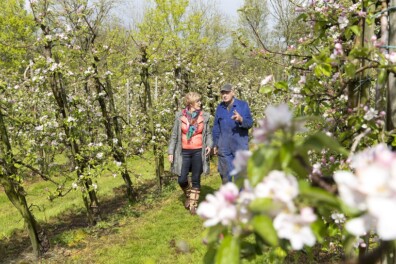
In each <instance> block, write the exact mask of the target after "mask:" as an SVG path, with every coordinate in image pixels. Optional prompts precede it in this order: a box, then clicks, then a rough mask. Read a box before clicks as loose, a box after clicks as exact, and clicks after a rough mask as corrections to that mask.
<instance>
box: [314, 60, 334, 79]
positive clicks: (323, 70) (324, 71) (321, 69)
mask: <svg viewBox="0 0 396 264" xmlns="http://www.w3.org/2000/svg"><path fill="white" fill-rule="evenodd" d="M315 75H316V76H318V77H322V76H323V75H324V76H327V77H330V76H331V65H330V64H327V63H322V64H319V65H317V66H316V67H315Z"/></svg>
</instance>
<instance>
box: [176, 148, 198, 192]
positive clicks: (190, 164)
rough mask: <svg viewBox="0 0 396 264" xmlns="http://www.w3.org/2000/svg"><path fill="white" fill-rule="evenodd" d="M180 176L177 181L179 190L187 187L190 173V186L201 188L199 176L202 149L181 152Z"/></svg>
mask: <svg viewBox="0 0 396 264" xmlns="http://www.w3.org/2000/svg"><path fill="white" fill-rule="evenodd" d="M182 158H183V161H182V168H181V174H180V176H179V178H178V179H177V181H178V183H179V185H180V187H181V188H185V187H187V186H188V174H189V173H190V171H191V185H192V187H193V188H196V189H200V188H201V174H202V172H203V161H202V149H183V150H182Z"/></svg>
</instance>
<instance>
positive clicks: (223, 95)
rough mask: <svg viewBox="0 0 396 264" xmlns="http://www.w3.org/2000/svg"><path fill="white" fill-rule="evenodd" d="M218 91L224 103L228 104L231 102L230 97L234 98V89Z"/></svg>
mask: <svg viewBox="0 0 396 264" xmlns="http://www.w3.org/2000/svg"><path fill="white" fill-rule="evenodd" d="M220 93H221V99H222V100H223V102H224V103H226V104H229V103H231V102H232V99H233V98H234V91H232V90H231V91H221V92H220Z"/></svg>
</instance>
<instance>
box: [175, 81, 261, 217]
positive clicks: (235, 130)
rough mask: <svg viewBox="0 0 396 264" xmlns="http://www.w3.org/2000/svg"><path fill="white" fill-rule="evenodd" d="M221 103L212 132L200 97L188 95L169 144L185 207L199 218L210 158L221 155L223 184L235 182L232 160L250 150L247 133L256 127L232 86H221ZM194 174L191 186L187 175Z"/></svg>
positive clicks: (219, 166) (177, 114)
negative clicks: (210, 155) (203, 177)
mask: <svg viewBox="0 0 396 264" xmlns="http://www.w3.org/2000/svg"><path fill="white" fill-rule="evenodd" d="M220 93H221V98H222V102H221V103H220V104H219V105H218V106H217V109H216V114H215V120H214V124H213V129H210V125H209V119H210V114H209V113H206V112H204V111H203V110H202V108H201V105H202V102H201V95H200V94H198V93H196V92H189V93H187V94H186V95H185V98H184V106H185V108H184V109H183V110H182V111H179V112H177V113H176V116H175V121H174V125H173V130H172V134H171V138H170V142H169V148H168V159H169V162H171V164H172V167H171V170H172V172H173V173H175V174H177V175H178V176H179V177H178V183H179V185H180V187H181V189H182V190H183V192H184V194H185V197H186V200H185V203H184V206H185V208H186V209H188V210H190V213H191V214H196V210H197V207H198V199H199V194H200V189H201V174H202V173H203V172H204V173H205V174H209V168H210V166H209V154H210V153H211V150H212V148H213V153H214V154H215V155H218V171H219V173H220V176H221V178H222V182H223V183H226V182H228V181H232V176H231V175H230V172H231V171H232V170H233V167H234V166H233V163H232V161H233V159H234V157H235V153H236V151H237V150H247V149H248V130H249V128H251V127H252V125H253V120H252V116H251V114H250V109H249V106H248V104H247V103H246V102H245V101H241V100H238V99H237V98H235V92H234V89H233V87H232V85H230V84H226V85H224V86H222V88H221V90H220ZM190 171H191V185H190V183H189V181H188V175H189V172H190Z"/></svg>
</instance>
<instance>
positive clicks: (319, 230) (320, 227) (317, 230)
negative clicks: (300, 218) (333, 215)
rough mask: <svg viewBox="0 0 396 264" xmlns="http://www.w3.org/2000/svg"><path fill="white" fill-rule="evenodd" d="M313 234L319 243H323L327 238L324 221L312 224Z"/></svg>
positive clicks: (320, 220)
mask: <svg viewBox="0 0 396 264" xmlns="http://www.w3.org/2000/svg"><path fill="white" fill-rule="evenodd" d="M311 229H312V232H313V233H314V234H315V237H316V239H317V240H318V242H319V243H323V241H324V238H325V237H326V230H327V229H326V226H325V224H324V222H323V221H322V219H319V220H316V221H315V222H313V223H312V224H311Z"/></svg>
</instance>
